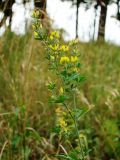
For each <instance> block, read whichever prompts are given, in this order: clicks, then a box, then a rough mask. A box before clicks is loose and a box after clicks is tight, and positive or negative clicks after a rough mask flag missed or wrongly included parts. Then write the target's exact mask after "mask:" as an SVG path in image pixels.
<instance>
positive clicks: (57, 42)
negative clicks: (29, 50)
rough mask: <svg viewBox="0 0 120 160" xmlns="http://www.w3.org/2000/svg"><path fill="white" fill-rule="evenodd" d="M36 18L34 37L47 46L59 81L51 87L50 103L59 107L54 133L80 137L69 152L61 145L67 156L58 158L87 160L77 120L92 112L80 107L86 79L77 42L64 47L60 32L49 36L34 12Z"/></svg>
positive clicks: (52, 66) (50, 64)
mask: <svg viewBox="0 0 120 160" xmlns="http://www.w3.org/2000/svg"><path fill="white" fill-rule="evenodd" d="M33 17H34V23H33V29H34V37H35V39H37V40H41V41H42V42H43V44H44V45H45V49H46V58H47V60H48V64H49V69H50V70H52V72H53V73H55V75H56V76H57V81H56V82H49V84H48V89H49V91H50V93H51V94H50V99H49V101H50V102H51V103H53V104H55V105H56V106H57V107H56V110H55V112H56V122H57V125H56V128H55V130H56V131H57V133H58V134H59V136H60V137H61V136H62V135H68V136H69V135H70V134H71V131H73V132H74V134H75V137H77V138H76V139H77V141H76V147H75V148H74V149H72V151H71V152H70V153H67V151H66V150H65V148H64V147H63V146H62V149H63V151H64V153H65V154H59V155H57V157H59V158H62V159H68V160H85V159H86V157H87V155H88V153H87V152H88V150H87V141H86V138H85V136H84V135H82V134H80V132H79V126H78V121H79V119H80V117H81V116H83V115H84V114H85V113H86V112H88V110H89V109H86V108H78V107H77V91H78V88H79V85H80V82H81V81H83V80H84V76H82V75H81V72H80V67H81V63H80V54H79V51H78V50H77V47H76V44H77V43H78V41H77V40H73V41H70V42H69V43H68V44H64V43H63V42H62V41H61V36H60V33H59V31H51V32H50V33H49V32H48V31H47V30H46V29H45V28H44V27H43V26H42V23H41V20H40V19H39V18H38V13H34V14H33ZM71 126H72V127H71ZM73 128H74V129H73Z"/></svg>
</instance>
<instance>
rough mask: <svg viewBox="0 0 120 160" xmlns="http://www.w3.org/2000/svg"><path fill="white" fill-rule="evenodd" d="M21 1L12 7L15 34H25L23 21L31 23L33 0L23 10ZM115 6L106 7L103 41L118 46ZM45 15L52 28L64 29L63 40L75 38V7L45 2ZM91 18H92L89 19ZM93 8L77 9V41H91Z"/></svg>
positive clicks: (119, 32) (119, 24) (52, 0)
mask: <svg viewBox="0 0 120 160" xmlns="http://www.w3.org/2000/svg"><path fill="white" fill-rule="evenodd" d="M21 1H22V0H16V3H15V4H14V5H13V8H12V10H13V15H14V16H13V19H12V26H11V29H12V31H15V32H16V33H17V34H25V26H26V24H25V20H27V24H30V21H31V12H32V10H33V8H34V7H33V0H31V3H27V4H26V6H25V7H26V8H27V9H25V8H24V6H23V4H22V3H21ZM116 12H117V6H116V5H115V4H112V5H109V6H108V13H107V21H106V29H105V30H106V32H105V40H106V41H109V42H112V43H115V44H117V45H120V36H119V35H120V22H119V21H117V20H116V19H115V18H114V17H115V16H116ZM47 13H48V15H49V16H50V18H51V19H52V20H53V28H58V29H64V30H65V31H66V32H65V33H64V35H63V36H64V39H65V40H71V39H74V38H75V19H76V17H75V15H76V14H75V13H76V7H75V6H74V7H73V6H72V4H71V3H70V2H61V1H60V0H47ZM99 14H100V8H99V9H98V11H97V18H96V33H95V37H94V38H95V39H97V33H98V24H99ZM91 17H92V18H91ZM94 17H95V12H94V7H93V6H91V8H90V9H88V10H85V6H84V5H81V6H80V7H79V27H78V28H79V31H78V34H79V39H80V40H81V41H84V42H88V41H89V40H91V39H93V31H94V28H93V24H94ZM7 23H8V22H7ZM0 32H1V34H2V33H3V32H4V27H2V28H1V30H0Z"/></svg>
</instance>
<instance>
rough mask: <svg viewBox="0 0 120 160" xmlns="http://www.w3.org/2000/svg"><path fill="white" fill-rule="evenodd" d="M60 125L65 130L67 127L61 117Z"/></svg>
mask: <svg viewBox="0 0 120 160" xmlns="http://www.w3.org/2000/svg"><path fill="white" fill-rule="evenodd" d="M59 125H60V126H61V127H62V128H65V127H66V126H67V123H66V122H65V120H64V118H63V117H61V118H59Z"/></svg>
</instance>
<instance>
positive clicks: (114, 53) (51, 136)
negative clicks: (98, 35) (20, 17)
mask: <svg viewBox="0 0 120 160" xmlns="http://www.w3.org/2000/svg"><path fill="white" fill-rule="evenodd" d="M78 49H79V52H80V59H81V73H82V74H83V75H85V77H86V80H85V81H84V82H83V83H82V84H81V86H80V88H79V92H78V95H77V103H78V104H79V105H80V106H83V107H84V106H85V107H86V106H87V107H88V108H92V110H91V111H90V112H89V113H88V114H87V115H86V116H85V117H84V118H82V119H81V120H80V122H79V128H80V130H81V134H84V135H86V137H87V141H88V148H89V156H90V159H91V160H100V159H101V160H107V159H108V160H109V159H115V160H118V159H120V69H119V67H120V48H119V47H117V46H115V45H112V44H108V43H105V42H102V41H99V42H91V43H79V44H78ZM51 79H52V80H55V81H57V80H56V77H55V75H53V74H52V73H50V72H49V71H48V66H47V61H46V59H45V52H44V47H43V45H42V44H41V42H40V41H36V40H34V38H33V36H32V32H29V33H27V34H26V35H25V36H17V35H15V34H13V33H11V32H9V31H8V32H6V33H5V35H4V36H3V37H1V38H0V160H16V159H19V160H23V159H24V160H28V159H31V160H54V159H56V158H53V157H51V154H56V153H57V152H61V151H58V150H57V148H58V146H59V142H58V137H57V135H56V134H55V133H53V132H52V130H53V126H54V125H55V116H56V115H55V107H53V106H51V105H50V104H49V103H48V97H49V93H48V91H47V84H48V82H49V81H51ZM71 141H73V145H74V141H75V139H74V136H73V137H71ZM63 143H64V138H63ZM68 143H69V142H68ZM67 149H69V148H67ZM56 160H57V159H56Z"/></svg>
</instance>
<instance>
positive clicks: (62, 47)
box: [60, 45, 69, 52]
mask: <svg viewBox="0 0 120 160" xmlns="http://www.w3.org/2000/svg"><path fill="white" fill-rule="evenodd" d="M60 49H61V50H62V51H64V52H66V51H68V50H69V47H68V46H67V45H62V46H61V48H60Z"/></svg>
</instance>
